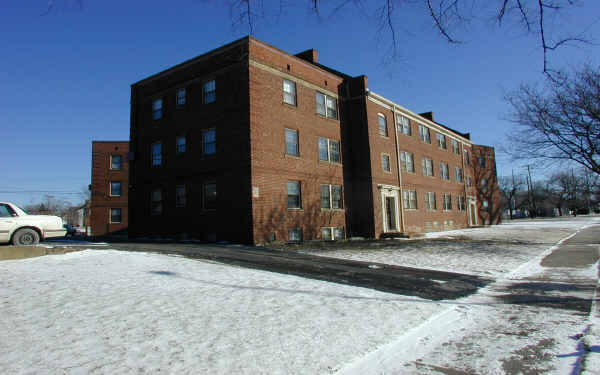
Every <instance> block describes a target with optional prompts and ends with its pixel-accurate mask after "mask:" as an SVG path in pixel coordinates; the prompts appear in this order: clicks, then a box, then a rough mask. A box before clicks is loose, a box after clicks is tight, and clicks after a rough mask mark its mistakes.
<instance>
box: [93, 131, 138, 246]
mask: <svg viewBox="0 0 600 375" xmlns="http://www.w3.org/2000/svg"><path fill="white" fill-rule="evenodd" d="M128 151H129V142H123V141H121V142H117V141H115V142H112V141H111V142H100V141H94V142H92V186H91V188H92V190H91V212H90V226H91V234H92V235H94V236H101V235H105V234H108V233H112V232H117V231H120V230H123V229H126V228H127V226H128V220H129V212H128V205H127V200H128V186H129V163H128V162H127V153H128ZM111 155H120V156H121V160H122V168H121V170H111V169H110V159H111ZM111 181H120V182H121V196H120V197H114V196H110V182H111ZM111 208H121V223H119V224H115V223H110V209H111Z"/></svg>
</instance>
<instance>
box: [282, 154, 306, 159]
mask: <svg viewBox="0 0 600 375" xmlns="http://www.w3.org/2000/svg"><path fill="white" fill-rule="evenodd" d="M283 157H284V158H290V159H296V160H301V159H302V158H301V157H300V155H291V154H283Z"/></svg>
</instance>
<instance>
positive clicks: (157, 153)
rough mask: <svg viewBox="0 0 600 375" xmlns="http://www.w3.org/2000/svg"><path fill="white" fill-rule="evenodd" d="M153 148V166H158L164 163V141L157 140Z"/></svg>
mask: <svg viewBox="0 0 600 375" xmlns="http://www.w3.org/2000/svg"><path fill="white" fill-rule="evenodd" d="M151 148H152V166H153V167H157V166H159V165H161V164H162V143H160V142H155V143H153V144H152V146H151Z"/></svg>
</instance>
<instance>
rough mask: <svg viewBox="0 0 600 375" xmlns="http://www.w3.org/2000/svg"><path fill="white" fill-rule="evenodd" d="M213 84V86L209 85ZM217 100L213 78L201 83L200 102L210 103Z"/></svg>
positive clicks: (215, 83)
mask: <svg viewBox="0 0 600 375" xmlns="http://www.w3.org/2000/svg"><path fill="white" fill-rule="evenodd" d="M210 86H213V87H210ZM216 101H217V81H215V80H214V79H211V80H208V81H205V82H204V83H203V84H202V104H210V103H214V102H216Z"/></svg>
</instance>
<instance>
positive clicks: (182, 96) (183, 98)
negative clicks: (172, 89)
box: [175, 87, 187, 108]
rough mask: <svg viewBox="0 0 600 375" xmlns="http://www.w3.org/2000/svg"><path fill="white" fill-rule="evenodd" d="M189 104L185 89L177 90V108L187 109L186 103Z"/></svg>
mask: <svg viewBox="0 0 600 375" xmlns="http://www.w3.org/2000/svg"><path fill="white" fill-rule="evenodd" d="M186 102H187V92H186V89H185V87H182V88H179V89H177V92H176V93H175V106H176V107H177V108H183V107H185V103H186Z"/></svg>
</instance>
